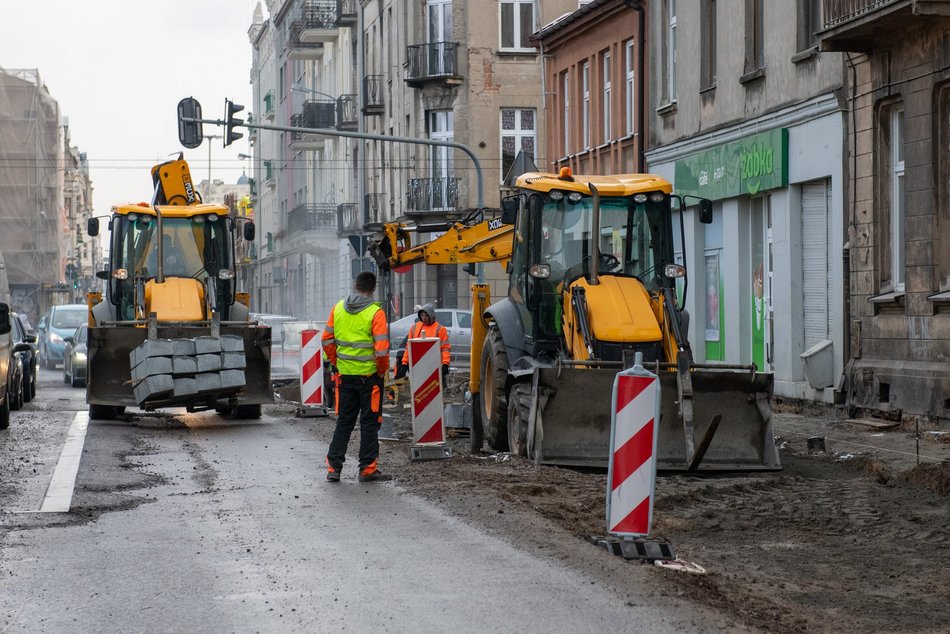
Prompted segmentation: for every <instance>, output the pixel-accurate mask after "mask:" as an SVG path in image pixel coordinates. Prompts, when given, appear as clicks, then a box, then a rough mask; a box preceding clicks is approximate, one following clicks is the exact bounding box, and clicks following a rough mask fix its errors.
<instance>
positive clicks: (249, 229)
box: [244, 222, 255, 242]
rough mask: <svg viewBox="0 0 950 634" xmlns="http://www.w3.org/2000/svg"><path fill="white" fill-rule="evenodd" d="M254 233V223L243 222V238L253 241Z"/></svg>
mask: <svg viewBox="0 0 950 634" xmlns="http://www.w3.org/2000/svg"><path fill="white" fill-rule="evenodd" d="M254 235H255V232H254V223H253V222H245V223H244V239H245V240H247V241H248V242H253V241H254Z"/></svg>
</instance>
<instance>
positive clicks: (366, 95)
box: [363, 75, 386, 114]
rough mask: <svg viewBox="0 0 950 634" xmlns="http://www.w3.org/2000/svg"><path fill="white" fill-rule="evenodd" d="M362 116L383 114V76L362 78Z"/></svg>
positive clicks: (384, 107)
mask: <svg viewBox="0 0 950 634" xmlns="http://www.w3.org/2000/svg"><path fill="white" fill-rule="evenodd" d="M363 100H364V103H363V114H383V112H385V111H386V104H385V103H384V102H383V76H382V75H367V76H366V77H364V78H363Z"/></svg>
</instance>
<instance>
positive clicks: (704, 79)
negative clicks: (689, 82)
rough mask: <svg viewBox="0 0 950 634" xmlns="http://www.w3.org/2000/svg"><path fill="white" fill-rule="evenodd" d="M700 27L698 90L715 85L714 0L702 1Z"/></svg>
mask: <svg viewBox="0 0 950 634" xmlns="http://www.w3.org/2000/svg"><path fill="white" fill-rule="evenodd" d="M700 20H701V26H700V28H701V29H702V32H701V40H702V41H701V49H702V52H701V58H700V62H699V63H700V79H699V81H700V85H699V88H700V90H705V89H706V88H712V87H713V86H715V85H716V0H703V4H702V14H701V15H700Z"/></svg>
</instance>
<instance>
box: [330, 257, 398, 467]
mask: <svg viewBox="0 0 950 634" xmlns="http://www.w3.org/2000/svg"><path fill="white" fill-rule="evenodd" d="M375 291H376V276H375V275H374V274H372V273H370V272H368V271H364V272H362V273H360V274H359V275H357V276H356V283H355V285H354V292H353V293H352V294H350V296H349V297H347V298H346V299H344V300H340V301H339V302H338V303H337V305H336V306H334V307H333V311H332V312H331V313H330V319H328V320H327V326H326V328H325V329H324V331H323V335H322V336H321V339H322V340H323V349H324V350H325V351H326V353H327V358H328V359H329V360H330V363H332V364H333V365H334V366H336V369H337V372H338V373H339V379H340V381H339V401H338V406H339V416H338V417H337V421H336V430H335V431H334V432H333V440H331V441H330V450H329V451H328V452H327V481H328V482H339V481H340V471H341V470H342V469H343V463H344V462H345V461H346V447H347V445H349V443H350V434H352V433H353V428H354V427H355V426H356V421H357V419H359V421H360V462H359V476H358V479H359V481H360V482H373V481H376V480H388V479H390V478H389V476H388V475H383V473H382V472H381V471H380V470H379V465H378V462H379V427H380V424H382V421H383V416H382V411H383V377H385V376H386V371H387V370H388V369H389V327H388V325H387V324H386V313H385V312H383V309H382V308H380V307H379V304H378V303H376V302H374V301H373V293H374V292H375Z"/></svg>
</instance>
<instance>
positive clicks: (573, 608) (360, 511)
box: [0, 370, 718, 632]
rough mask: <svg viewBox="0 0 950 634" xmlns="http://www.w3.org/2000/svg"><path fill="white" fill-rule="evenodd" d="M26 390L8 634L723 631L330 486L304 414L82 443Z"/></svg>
mask: <svg viewBox="0 0 950 634" xmlns="http://www.w3.org/2000/svg"><path fill="white" fill-rule="evenodd" d="M37 396H38V398H37V399H36V400H35V401H34V402H33V403H30V404H28V405H27V406H26V408H25V409H24V410H23V411H20V412H14V413H13V415H12V418H11V427H10V429H8V430H6V431H4V432H0V434H2V436H0V464H2V466H0V475H2V476H3V479H2V482H3V484H2V486H0V508H2V509H3V512H2V514H0V625H2V627H0V629H2V630H3V631H5V632H38V631H40V632H64V631H70V632H74V631H80V632H92V631H123V632H137V631H142V632H145V631H166V632H170V631H175V632H178V631H208V632H230V631H240V632H245V631H265V632H271V631H307V632H323V631H369V630H372V631H395V632H402V631H423V632H429V631H456V632H485V631H546V632H566V631H570V632H586V631H597V632H627V631H631V630H632V629H636V630H637V631H648V632H674V631H675V632H683V631H708V629H709V626H710V625H711V624H712V623H713V622H717V621H718V619H711V620H709V621H706V620H705V616H704V614H702V613H701V612H698V611H696V610H699V608H696V610H691V609H686V608H683V607H682V606H680V607H679V608H678V609H677V610H670V609H669V606H668V605H665V604H664V605H660V604H658V603H657V601H656V597H655V594H648V593H644V595H643V600H642V601H636V600H634V601H630V600H629V599H621V598H619V597H618V595H617V594H616V593H615V592H614V591H613V590H611V589H609V588H607V587H605V586H602V585H601V584H600V583H599V582H598V581H596V580H594V579H593V578H587V577H585V576H584V575H583V574H580V573H578V572H576V571H572V570H570V569H568V568H566V567H564V566H561V565H559V564H558V561H557V560H555V559H553V558H549V557H545V556H543V555H539V554H537V553H536V552H528V551H526V550H524V549H520V548H519V547H517V546H515V545H513V544H511V543H508V542H506V541H504V540H503V539H501V538H499V537H498V536H495V535H490V534H488V533H487V532H485V531H483V530H480V529H479V528H478V527H477V526H475V525H471V524H468V523H466V522H465V521H463V520H460V519H457V518H454V517H452V516H450V515H447V514H446V513H445V512H444V511H442V510H439V509H438V508H436V507H435V506H433V505H432V504H431V503H430V502H428V501H426V500H423V499H422V498H419V497H416V496H415V495H412V494H410V493H408V492H406V491H405V490H404V489H402V488H400V487H399V486H398V485H396V484H394V483H392V482H387V483H372V484H360V483H358V482H357V481H356V479H355V468H354V467H353V464H354V463H353V461H348V462H347V467H348V469H345V470H344V478H343V481H342V482H341V483H339V484H328V483H326V482H324V481H323V475H324V474H323V466H322V465H323V456H324V455H325V453H326V445H325V444H324V443H323V442H322V441H320V440H319V439H318V438H317V435H316V434H314V433H312V429H313V428H312V425H313V424H314V423H313V419H295V418H289V417H279V416H268V415H265V417H264V418H262V419H261V420H258V421H238V420H231V419H225V418H221V417H219V416H217V415H215V414H213V413H200V414H188V413H186V412H184V411H179V410H176V411H173V412H170V413H165V414H161V415H146V414H136V415H133V416H132V417H131V418H130V419H129V420H122V421H95V420H93V421H89V422H88V429H87V431H86V434H85V437H84V438H82V439H81V443H82V445H81V449H78V448H77V447H76V446H75V443H76V442H77V441H76V440H75V439H76V438H77V437H79V436H81V435H82V434H81V428H82V427H83V424H84V422H85V420H86V416H85V414H84V412H85V404H84V396H85V391H84V390H82V389H72V388H68V387H65V386H64V385H63V383H62V373H61V371H59V370H57V371H45V370H41V376H40V385H39V389H38V395H37ZM327 424H329V423H327ZM71 429H72V432H70V430H71ZM69 438H72V439H73V441H72V442H73V443H74V445H73V447H72V448H71V449H70V446H69V445H68V443H67V441H68V439H69ZM354 445H355V443H354ZM64 448H65V451H64ZM70 455H74V456H75V455H80V456H81V461H80V462H79V464H78V471H77V472H76V477H75V485H74V489H73V490H72V491H71V496H70V497H68V498H67V499H68V502H67V504H68V507H69V510H68V511H67V512H40V509H42V508H44V503H46V505H47V507H49V506H50V499H51V498H50V496H51V495H60V496H62V495H63V486H62V484H59V485H55V486H52V487H51V486H50V485H51V482H54V481H55V480H56V479H57V478H58V477H60V476H61V474H62V473H63V472H66V473H67V474H68V473H69V469H68V467H63V466H62V465H63V464H68V459H69V456H70ZM63 461H66V462H65V463H64V462H63ZM58 464H59V465H60V467H59V469H58V470H57V465H58ZM54 474H57V475H54ZM634 570H635V568H634V567H631V575H632V579H635V578H636V577H635V573H634ZM627 590H628V592H629V590H630V589H629V588H628V589H627ZM634 592H635V590H634ZM628 596H629V594H628Z"/></svg>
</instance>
